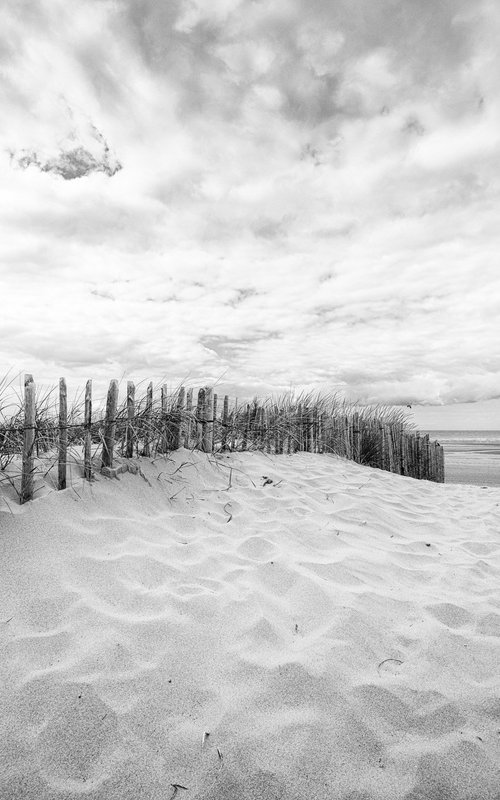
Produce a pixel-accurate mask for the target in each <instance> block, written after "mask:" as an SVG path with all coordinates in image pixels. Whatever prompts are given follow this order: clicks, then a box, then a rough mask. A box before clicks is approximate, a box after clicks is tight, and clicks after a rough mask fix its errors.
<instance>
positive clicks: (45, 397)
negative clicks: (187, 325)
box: [0, 375, 444, 502]
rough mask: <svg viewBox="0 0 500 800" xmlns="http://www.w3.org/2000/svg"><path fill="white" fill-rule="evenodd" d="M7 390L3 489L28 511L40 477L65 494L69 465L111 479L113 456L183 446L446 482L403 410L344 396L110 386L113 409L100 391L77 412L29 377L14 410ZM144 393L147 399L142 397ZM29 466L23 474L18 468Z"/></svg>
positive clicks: (1, 407) (0, 451) (0, 431)
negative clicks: (335, 459) (247, 397)
mask: <svg viewBox="0 0 500 800" xmlns="http://www.w3.org/2000/svg"><path fill="white" fill-rule="evenodd" d="M9 385H10V384H8V382H7V381H6V379H4V381H0V487H1V484H2V482H8V483H9V485H10V486H11V487H13V488H14V489H15V491H16V493H17V495H18V497H19V500H20V502H25V501H26V500H30V499H32V497H33V495H34V492H35V491H36V490H35V488H34V478H35V477H36V476H37V475H38V476H40V475H41V476H44V477H46V476H47V475H48V474H49V473H52V472H53V471H55V468H56V466H57V487H58V488H60V489H63V488H65V487H66V472H67V467H68V465H71V464H75V465H81V467H82V468H83V476H84V477H85V478H86V479H87V480H92V477H93V474H94V472H95V470H96V469H99V470H101V471H102V472H104V474H113V470H116V467H115V466H114V459H115V456H117V455H119V456H122V457H124V458H126V459H133V458H136V457H139V456H145V457H156V456H158V455H164V454H166V453H168V452H170V451H172V450H175V449H178V448H179V447H186V448H188V449H199V450H202V451H204V452H215V453H217V452H231V451H244V450H260V451H264V452H266V453H274V454H292V453H296V452H310V453H323V454H336V455H339V456H342V457H344V458H347V459H351V460H353V461H356V462H357V463H359V464H365V465H367V466H371V467H377V468H379V469H384V470H389V471H391V472H395V473H398V474H401V475H407V476H409V477H413V478H425V479H428V480H434V481H438V482H442V481H444V460H443V450H442V447H441V446H440V445H439V444H438V443H437V442H431V441H430V440H429V436H428V435H425V436H421V435H420V434H419V433H418V431H415V430H414V427H413V425H412V424H411V423H410V421H409V419H408V416H407V415H406V414H405V413H404V411H403V410H402V409H395V408H391V407H388V406H380V405H378V406H370V407H366V406H359V405H356V404H352V403H348V402H346V401H345V400H343V399H341V398H340V397H339V396H338V395H337V394H322V393H313V392H311V393H301V394H297V393H294V392H287V393H285V394H282V395H280V396H277V397H273V398H267V399H263V400H261V399H258V398H254V399H253V400H252V401H250V402H247V401H243V402H242V401H238V400H237V399H233V400H231V399H230V398H229V397H228V396H227V395H226V396H224V397H219V396H218V395H217V394H215V393H214V391H213V388H212V387H210V386H206V387H202V388H200V389H198V390H197V391H195V390H194V389H188V390H186V389H185V387H183V386H180V387H178V388H176V389H174V390H171V391H168V389H167V386H166V385H159V386H156V387H155V386H154V385H153V383H152V382H150V383H149V384H147V385H144V384H142V385H139V386H138V387H136V386H135V385H134V384H133V383H132V382H130V381H129V382H128V383H127V387H126V392H122V396H121V398H120V392H119V385H118V382H117V381H111V383H110V387H109V390H108V395H107V398H106V405H105V406H104V405H102V406H99V407H97V408H96V407H95V406H94V407H93V403H92V382H91V381H87V384H86V387H85V391H84V392H82V394H81V395H80V396H79V397H77V398H76V399H75V400H74V401H73V402H72V403H71V404H70V405H69V406H68V403H67V391H66V382H65V380H64V379H61V380H60V382H59V387H58V388H57V387H54V388H52V389H50V390H49V391H45V392H37V391H36V388H35V384H34V382H33V378H32V377H31V375H26V376H25V385H24V393H23V394H18V395H17V396H15V397H14V400H13V401H11V402H10V403H9V405H7V404H6V402H5V401H4V402H2V397H4V396H5V395H6V393H7V389H8V388H9ZM138 390H139V391H138ZM20 461H21V464H20V467H19V469H18V470H17V472H16V469H15V468H14V467H13V465H15V464H16V463H19V462H20Z"/></svg>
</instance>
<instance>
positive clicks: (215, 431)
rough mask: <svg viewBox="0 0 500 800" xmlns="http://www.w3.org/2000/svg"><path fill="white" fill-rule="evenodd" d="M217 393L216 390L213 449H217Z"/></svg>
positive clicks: (213, 409) (213, 411) (213, 410)
mask: <svg viewBox="0 0 500 800" xmlns="http://www.w3.org/2000/svg"><path fill="white" fill-rule="evenodd" d="M217 399H218V397H217V394H216V393H215V392H214V399H213V408H212V419H213V423H212V451H215V445H216V442H217Z"/></svg>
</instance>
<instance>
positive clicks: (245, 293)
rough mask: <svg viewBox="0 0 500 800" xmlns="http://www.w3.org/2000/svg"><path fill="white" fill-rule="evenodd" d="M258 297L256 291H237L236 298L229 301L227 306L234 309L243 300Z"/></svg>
mask: <svg viewBox="0 0 500 800" xmlns="http://www.w3.org/2000/svg"><path fill="white" fill-rule="evenodd" d="M258 295H259V292H258V291H257V290H256V289H237V290H236V297H235V298H234V299H232V300H230V301H229V302H228V303H227V305H228V306H232V307H233V308H236V306H239V305H241V303H243V302H244V301H245V300H248V298H249V297H257V296H258Z"/></svg>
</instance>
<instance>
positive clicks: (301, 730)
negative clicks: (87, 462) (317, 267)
mask: <svg viewBox="0 0 500 800" xmlns="http://www.w3.org/2000/svg"><path fill="white" fill-rule="evenodd" d="M141 468H142V475H135V476H134V475H130V474H125V475H124V476H122V478H121V480H120V481H117V480H109V479H105V478H103V477H99V480H98V481H96V482H95V483H94V484H93V485H92V486H89V485H88V484H84V483H83V481H80V482H76V483H75V485H74V489H68V490H66V491H64V492H59V493H55V492H54V493H51V494H48V495H46V496H45V497H42V498H41V499H40V500H37V501H35V502H33V503H31V504H29V505H27V506H24V507H23V508H22V510H21V513H17V514H10V513H9V512H8V511H5V510H4V511H2V513H0V530H1V536H0V546H1V551H2V552H1V562H0V573H1V574H0V637H1V647H0V697H1V701H0V710H1V714H0V728H1V734H0V740H1V751H0V796H1V797H2V798H5V799H6V800H18V798H22V799H23V800H63V799H64V800H66V798H67V799H68V800H69V799H70V798H71V800H73V798H77V797H83V798H86V799H87V800H170V798H174V797H176V800H195V799H196V800H202V799H203V800H304V798H307V800H332V799H336V798H338V799H339V800H369V798H376V799H377V800H403V798H404V800H466V799H467V800H472V799H473V798H474V800H494V799H498V798H500V771H499V767H498V765H499V764H500V666H499V665H500V489H481V488H480V487H472V486H470V487H468V486H457V485H452V484H449V485H448V484H445V485H438V484H431V483H427V482H417V481H414V480H411V479H409V478H402V477H398V476H395V475H390V474H388V473H383V472H380V471H377V470H372V469H369V468H364V467H360V466H358V465H356V464H354V463H350V462H345V461H343V460H341V459H338V458H335V457H328V456H317V455H309V454H304V453H302V454H297V455H294V456H280V457H269V456H266V455H264V454H259V453H244V454H241V453H240V454H233V455H230V456H218V457H215V456H210V457H207V456H205V455H203V454H200V453H189V452H187V451H186V450H180V451H177V452H176V453H174V454H173V455H172V456H171V458H170V459H169V460H168V461H166V460H165V459H163V460H157V461H156V462H155V463H150V462H147V461H143V462H142V463H141ZM206 733H208V735H206ZM184 787H185V788H184Z"/></svg>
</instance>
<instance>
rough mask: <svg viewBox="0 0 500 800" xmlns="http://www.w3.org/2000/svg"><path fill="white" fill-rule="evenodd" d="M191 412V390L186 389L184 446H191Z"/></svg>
mask: <svg viewBox="0 0 500 800" xmlns="http://www.w3.org/2000/svg"><path fill="white" fill-rule="evenodd" d="M192 413H193V390H192V389H188V390H187V394H186V433H185V437H186V438H185V444H184V447H187V449H188V450H189V448H190V447H191V431H192V428H193V424H192V422H193V421H192V418H191V415H192Z"/></svg>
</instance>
